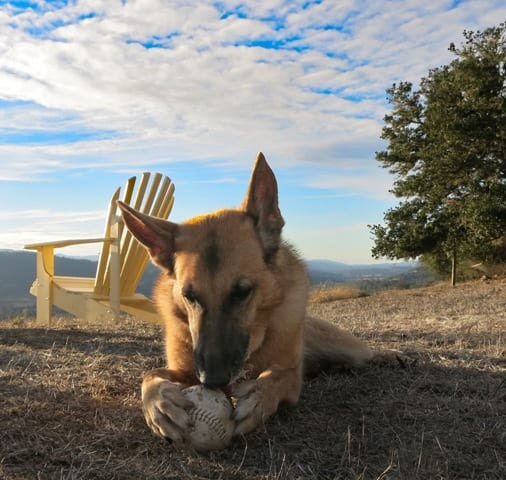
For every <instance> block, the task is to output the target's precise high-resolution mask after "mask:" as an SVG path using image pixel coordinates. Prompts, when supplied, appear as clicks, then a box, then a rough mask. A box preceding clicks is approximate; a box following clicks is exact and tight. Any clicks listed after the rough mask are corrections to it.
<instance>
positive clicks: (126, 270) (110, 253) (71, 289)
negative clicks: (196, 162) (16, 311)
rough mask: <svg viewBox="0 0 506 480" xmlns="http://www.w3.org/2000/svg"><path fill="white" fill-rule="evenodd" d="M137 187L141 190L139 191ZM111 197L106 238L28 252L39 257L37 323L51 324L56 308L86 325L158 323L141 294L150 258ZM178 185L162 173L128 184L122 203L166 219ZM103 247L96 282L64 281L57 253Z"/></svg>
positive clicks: (117, 195)
mask: <svg viewBox="0 0 506 480" xmlns="http://www.w3.org/2000/svg"><path fill="white" fill-rule="evenodd" d="M136 187H137V188H136ZM120 190H121V189H120V188H118V189H117V190H116V191H115V192H114V195H113V196H112V199H111V202H110V205H109V209H108V214H107V220H106V226H105V234H104V237H103V238H91V239H80V240H62V241H57V242H45V243H33V244H30V245H26V246H25V249H28V250H36V252H37V278H36V279H35V281H34V282H33V284H32V287H31V288H30V293H31V294H32V295H34V296H36V297H37V322H41V323H50V322H51V311H52V306H53V305H55V306H57V307H59V308H61V309H63V310H65V311H67V312H70V313H72V314H73V315H75V316H76V317H78V318H81V319H83V320H87V321H95V322H104V321H110V320H112V321H117V320H118V319H119V314H120V311H124V312H127V313H130V314H132V315H135V316H137V317H139V318H142V319H144V320H147V321H151V322H157V321H158V314H157V312H156V309H155V306H154V304H153V302H152V301H151V300H150V299H149V298H147V297H146V296H144V295H142V294H140V293H136V289H137V286H138V284H139V282H140V280H141V277H142V274H143V273H144V270H145V269H146V265H147V263H148V261H149V256H148V254H147V252H146V250H145V249H144V248H143V247H142V246H141V245H140V244H139V243H138V242H137V240H136V239H135V238H134V237H133V236H132V235H131V233H130V232H129V231H128V229H126V228H123V221H122V218H121V215H119V214H118V211H117V205H116V201H117V200H118V199H119V198H120ZM173 194H174V184H173V183H172V182H171V180H170V178H168V177H164V176H163V175H162V174H160V173H154V174H151V173H143V174H142V175H141V176H140V178H139V179H137V177H132V178H130V179H128V181H127V184H126V187H125V190H124V194H123V198H122V200H123V201H124V202H125V203H127V204H128V205H131V206H132V207H133V208H135V209H136V210H140V211H141V212H143V213H146V214H149V215H152V216H155V217H159V218H163V219H167V217H168V216H169V214H170V211H171V209H172V205H173V203H174V196H173ZM98 242H101V243H103V246H102V251H101V254H100V257H99V261H98V266H97V273H96V275H95V278H85V277H62V276H57V275H55V272H54V249H55V248H62V247H68V246H71V245H82V244H87V243H98Z"/></svg>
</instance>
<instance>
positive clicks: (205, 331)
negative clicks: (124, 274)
mask: <svg viewBox="0 0 506 480" xmlns="http://www.w3.org/2000/svg"><path fill="white" fill-rule="evenodd" d="M120 206H121V208H122V210H123V214H124V219H125V222H126V225H127V226H128V228H129V229H130V230H131V231H132V233H133V234H134V235H135V236H136V237H137V238H138V240H139V241H140V242H141V243H143V244H144V246H145V247H146V248H147V249H148V251H149V253H150V255H151V258H152V260H153V262H154V263H155V264H157V265H158V266H159V267H160V268H161V270H162V271H163V273H162V275H161V276H160V279H159V281H158V284H157V286H156V288H155V292H154V298H155V300H156V303H157V305H158V309H159V311H160V314H161V316H162V318H163V321H164V325H165V344H166V355H167V368H166V369H157V370H154V371H152V372H149V373H148V374H147V375H146V377H145V379H144V382H143V387H142V393H143V405H144V413H145V416H146V420H147V422H148V424H149V425H150V427H151V428H152V429H153V431H154V432H155V433H156V434H158V435H162V436H166V437H171V438H173V439H174V440H176V441H184V439H185V429H187V428H188V417H187V415H186V414H185V407H186V406H187V401H186V400H185V399H184V397H183V395H182V394H181V392H180V389H181V388H182V387H184V386H188V385H192V384H195V383H203V384H204V385H206V386H209V387H213V388H215V387H226V388H227V390H229V391H232V393H233V395H234V396H235V397H236V398H237V405H236V409H235V419H236V422H237V426H236V434H242V433H245V432H248V431H250V430H252V429H254V428H256V427H257V426H258V425H259V424H260V423H261V422H263V421H264V420H265V419H266V418H268V417H269V416H270V415H272V414H273V413H274V412H275V411H276V410H277V408H278V405H279V404H280V403H281V402H287V403H291V404H295V403H296V402H297V401H298V398H299V395H300V391H301V387H302V375H303V365H304V361H305V362H306V367H307V368H314V367H315V366H319V365H321V364H322V363H326V362H344V363H350V364H357V363H361V362H363V361H366V360H369V359H370V358H371V357H372V354H371V352H370V350H369V349H368V348H367V347H366V346H365V345H364V344H362V343H361V342H360V341H359V340H357V339H356V338H355V337H353V336H352V335H350V334H348V333H346V332H343V331H341V330H339V329H338V328H337V327H335V326H334V325H332V324H330V323H328V322H324V321H322V320H317V319H311V318H306V314H305V310H306V303H307V297H308V289H309V282H308V277H307V273H306V269H305V266H304V264H303V262H302V261H301V260H300V258H299V256H298V255H297V254H296V253H295V251H294V250H293V249H292V247H290V246H289V245H288V244H286V243H284V242H283V241H282V239H281V230H282V227H283V225H284V220H283V217H282V216H281V213H280V211H279V208H278V190H277V183H276V179H275V177H274V174H273V172H272V170H271V169H270V167H269V166H268V164H267V162H266V161H265V158H264V157H263V155H262V154H259V155H258V157H257V161H256V163H255V167H254V169H253V173H252V177H251V181H250V185H249V188H248V192H247V194H246V197H245V199H244V201H243V203H242V206H241V207H240V208H239V209H237V210H220V211H218V212H215V213H211V214H206V215H201V216H199V217H195V218H193V219H191V220H189V221H187V222H185V223H182V224H175V223H172V222H167V221H163V220H159V219H154V218H152V217H148V216H146V215H143V214H141V213H139V212H136V211H135V210H133V209H131V208H130V207H128V206H126V205H124V204H120ZM304 359H305V360H304Z"/></svg>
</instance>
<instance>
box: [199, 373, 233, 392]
mask: <svg viewBox="0 0 506 480" xmlns="http://www.w3.org/2000/svg"><path fill="white" fill-rule="evenodd" d="M199 380H200V381H201V382H202V384H203V385H204V387H206V388H224V387H226V386H227V385H228V384H229V383H230V376H229V375H220V374H219V372H218V373H212V374H209V373H207V372H202V373H200V374H199Z"/></svg>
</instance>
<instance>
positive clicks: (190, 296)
mask: <svg viewBox="0 0 506 480" xmlns="http://www.w3.org/2000/svg"><path fill="white" fill-rule="evenodd" d="M182 294H183V297H184V299H185V300H186V301H187V302H188V303H191V304H194V303H197V302H198V298H197V296H196V295H195V292H194V291H193V289H192V288H191V287H188V288H185V289H184V290H183V292H182Z"/></svg>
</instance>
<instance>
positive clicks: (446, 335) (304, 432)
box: [0, 279, 506, 480]
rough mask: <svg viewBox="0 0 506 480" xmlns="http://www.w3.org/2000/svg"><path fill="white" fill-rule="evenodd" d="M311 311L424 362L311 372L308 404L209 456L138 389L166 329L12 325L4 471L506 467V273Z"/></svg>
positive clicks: (76, 474) (108, 478) (1, 354)
mask: <svg viewBox="0 0 506 480" xmlns="http://www.w3.org/2000/svg"><path fill="white" fill-rule="evenodd" d="M310 311H311V313H312V314H316V315H319V316H322V317H324V318H326V319H328V320H329V321H333V322H337V323H338V324H340V325H341V326H342V327H344V328H347V329H350V330H352V331H353V332H354V333H355V334H356V335H358V336H360V337H361V338H363V339H364V340H366V341H367V342H368V343H369V344H370V345H371V346H372V347H373V348H374V349H382V348H394V349H399V350H402V351H403V352H405V353H406V354H407V356H408V357H409V358H410V359H411V361H410V362H405V363H397V364H395V365H386V366H385V365H384V366H378V365H375V366H371V367H368V368H363V369H356V370H340V369H335V370H333V371H330V372H326V373H323V374H321V375H318V376H316V377H313V378H311V379H308V380H307V381H306V383H305V388H304V391H303V395H302V397H301V400H300V403H299V405H298V406H297V407H296V408H291V409H288V408H285V409H282V410H281V411H280V412H279V413H278V414H277V415H276V416H275V417H273V418H272V419H271V420H270V421H269V422H268V423H267V424H266V425H265V427H264V428H263V429H261V430H260V431H258V432H255V433H253V434H250V435H248V436H246V437H245V438H238V439H236V440H235V441H234V442H233V444H232V445H231V446H230V447H229V448H228V449H226V450H223V451H219V452H214V453H209V454H196V453H191V452H188V451H180V450H177V449H175V448H174V446H172V445H171V444H169V443H166V442H164V441H162V440H160V439H158V438H156V437H155V436H153V435H152V434H151V433H150V431H149V430H148V429H147V427H146V425H145V423H144V419H143V417H142V413H141V408H140V392H139V386H140V382H141V378H142V376H143V373H144V372H145V371H147V370H149V369H151V368H153V367H157V366H162V365H163V354H162V351H163V348H162V343H161V331H160V328H158V327H154V326H147V325H144V324H141V323H138V322H136V321H135V320H134V319H125V320H124V321H123V322H122V323H121V324H120V325H118V326H115V327H97V326H85V325H83V324H82V322H79V321H72V320H59V321H57V322H55V325H54V326H51V328H46V327H41V326H37V325H35V324H34V323H33V322H27V321H21V320H18V321H14V322H3V323H0V478H1V479H5V480H14V479H16V480H20V479H51V480H52V479H104V480H112V479H132V480H134V479H135V480H138V479H156V480H159V479H183V480H184V479H258V480H259V479H321V480H327V479H329V480H330V479H406V480H412V479H423V480H425V479H427V480H436V479H455V480H457V479H459V480H461V479H504V478H506V463H505V462H506V453H505V452H506V361H505V357H506V347H505V333H506V280H505V279H499V280H492V281H488V282H472V283H467V284H462V285H458V286H457V287H456V288H451V287H449V286H446V285H441V286H435V287H430V288H425V289H413V290H402V291H390V292H382V293H379V294H375V295H372V296H369V297H360V298H352V299H346V300H339V301H335V302H330V303H320V304H312V305H311V306H310Z"/></svg>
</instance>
